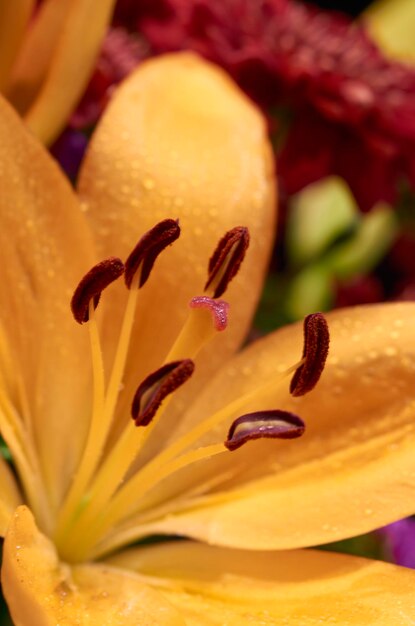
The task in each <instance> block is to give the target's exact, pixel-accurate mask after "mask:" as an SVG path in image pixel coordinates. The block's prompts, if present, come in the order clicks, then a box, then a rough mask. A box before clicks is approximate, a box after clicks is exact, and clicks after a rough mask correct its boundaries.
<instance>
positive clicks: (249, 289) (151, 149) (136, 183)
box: [79, 53, 275, 395]
mask: <svg viewBox="0 0 415 626" xmlns="http://www.w3.org/2000/svg"><path fill="white" fill-rule="evenodd" d="M272 170H273V167H272V157H271V150H270V146H269V144H268V141H267V139H266V129H265V124H264V120H263V118H262V116H261V115H260V113H259V112H258V111H257V109H256V108H255V107H254V106H253V105H252V104H251V102H249V101H248V99H247V98H246V96H244V94H242V92H241V91H240V90H239V89H238V88H237V87H236V86H235V85H234V84H233V82H232V81H231V80H230V79H229V77H227V76H226V74H225V73H224V72H223V71H222V70H220V69H219V68H217V67H215V66H214V65H212V64H210V63H207V62H206V61H203V60H202V59H200V58H198V57H197V56H195V55H193V54H189V53H182V54H172V55H166V56H164V57H159V58H157V59H154V60H150V61H147V62H145V63H143V64H142V65H141V66H140V68H139V69H138V70H137V71H136V72H134V73H133V74H132V75H131V76H130V77H129V78H128V79H127V80H126V81H125V82H124V83H123V85H122V86H121V87H120V88H119V89H118V90H117V92H116V94H115V96H114V98H113V100H112V102H111V104H110V106H109V107H108V109H107V111H106V113H105V114H104V116H103V118H102V120H101V122H100V125H99V128H98V129H97V131H96V133H95V134H94V136H93V138H92V141H91V143H90V146H89V150H88V152H87V155H86V159H85V161H84V166H83V169H82V171H81V175H80V183H79V190H80V194H81V196H82V197H83V199H84V200H85V201H86V208H87V209H88V211H87V214H88V215H89V217H90V219H91V223H92V225H93V227H94V230H95V231H96V233H97V236H98V237H99V238H100V242H101V253H102V255H103V256H107V255H108V254H115V255H117V256H120V257H121V258H125V257H126V256H127V255H128V254H129V253H130V251H131V250H132V249H133V247H134V245H135V244H136V241H137V240H138V238H139V237H140V236H141V235H142V234H143V233H144V232H145V231H146V230H149V229H150V228H151V227H153V226H154V224H155V223H156V222H158V221H160V220H163V219H165V218H179V219H180V225H181V229H182V235H181V237H180V240H179V241H178V242H177V243H175V244H174V245H173V246H172V247H171V248H170V249H169V250H167V251H166V252H164V253H163V254H162V255H161V257H160V259H158V260H157V264H156V266H155V268H154V270H153V274H152V276H151V277H150V280H149V282H148V284H146V286H145V288H144V289H143V292H142V294H140V297H141V298H142V299H141V301H140V306H139V310H138V313H137V322H136V327H137V329H138V332H137V334H136V336H135V338H134V341H133V345H134V350H133V357H132V358H133V362H131V363H130V365H129V366H128V368H127V369H128V370H130V371H131V372H134V380H135V381H136V380H140V378H143V377H144V376H145V375H147V374H148V373H149V372H151V371H153V370H154V369H157V368H158V367H159V366H160V364H161V363H162V362H163V358H164V357H165V355H166V353H167V351H168V349H169V347H170V346H171V344H172V342H173V340H174V339H175V338H176V336H177V334H178V332H179V330H180V328H181V325H182V324H183V322H184V320H185V318H186V316H187V312H188V302H189V300H190V299H191V298H192V297H193V296H196V295H200V293H201V292H202V290H203V285H204V284H205V282H206V278H207V265H208V260H209V257H210V255H211V254H212V252H213V250H214V249H215V247H216V244H217V242H218V240H219V239H220V237H221V236H222V235H223V234H224V233H225V231H227V230H229V229H230V228H232V227H234V226H238V225H245V226H248V227H249V229H250V232H251V242H252V243H251V246H250V249H249V250H248V253H247V257H246V260H245V262H244V264H243V267H242V269H241V271H240V274H239V275H238V277H237V278H236V279H235V280H234V281H233V282H232V283H231V286H230V288H229V290H228V292H227V293H226V299H227V300H229V301H230V303H231V308H232V322H233V324H232V326H233V331H232V332H227V333H226V335H227V337H221V338H220V340H219V343H217V342H216V341H214V342H213V344H212V348H211V353H210V357H209V358H208V359H204V361H208V362H209V367H210V370H209V371H210V372H211V371H212V369H213V368H215V367H216V366H217V364H218V363H219V362H220V360H221V359H223V355H224V353H229V351H231V350H234V348H235V345H237V344H238V343H239V342H240V341H241V338H242V337H243V336H244V335H245V333H246V331H247V327H248V324H249V321H250V318H251V316H252V314H253V311H254V308H255V306H256V303H257V300H258V297H259V293H260V289H261V284H262V279H263V276H264V272H265V268H266V262H267V260H268V257H269V253H270V247H271V241H272V235H273V224H274V219H275V216H274V213H275V208H274V176H273V171H272ZM114 300H115V299H114ZM123 301H124V293H123V292H122V291H120V295H119V298H118V299H117V304H118V306H120V305H121V304H122V302H123ZM110 317H111V323H109V324H108V327H107V329H106V330H107V333H108V336H107V337H106V343H107V347H108V346H109V345H110V344H111V343H114V341H116V340H117V337H118V325H117V324H116V323H114V318H115V315H114V311H111V316H110ZM185 356H186V355H185ZM125 382H127V385H126V386H127V388H128V381H125ZM130 395H131V394H130Z"/></svg>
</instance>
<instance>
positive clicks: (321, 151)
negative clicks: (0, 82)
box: [5, 0, 415, 567]
mask: <svg viewBox="0 0 415 626" xmlns="http://www.w3.org/2000/svg"><path fill="white" fill-rule="evenodd" d="M47 4H50V3H48V2H43V3H42V2H38V3H37V6H36V8H35V13H34V15H33V16H32V17H31V20H33V23H35V22H36V19H37V17H38V16H39V14H40V13H41V12H42V10H44V7H45V5H47ZM103 4H106V5H108V15H104V13H105V12H104V11H103V15H102V25H101V26H102V35H103V37H101V36H100V35H99V34H98V35H97V41H98V40H99V46H98V49H99V53H98V56H97V57H96V55H95V54H93V53H91V59H90V64H89V66H88V67H89V69H88V67H86V69H85V76H84V77H83V80H84V82H85V84H86V85H87V86H86V88H84V87H83V86H81V88H79V89H78V90H77V89H74V90H73V106H70V107H69V105H68V106H67V103H66V104H65V106H66V110H64V108H63V109H62V113H61V115H60V118H59V120H57V123H56V125H55V127H54V129H53V132H51V133H49V134H48V133H46V134H45V135H44V136H43V135H42V133H43V131H42V128H41V125H39V126H36V122H33V129H34V132H37V133H38V134H39V136H41V138H42V139H44V141H45V142H46V143H47V144H49V145H50V149H51V151H52V154H53V155H54V156H55V158H56V159H57V160H58V161H59V162H60V164H61V166H62V167H63V169H64V170H65V171H66V172H67V174H68V176H69V177H70V178H71V180H73V181H75V180H76V176H77V171H78V167H79V164H80V161H81V159H82V156H83V154H84V151H85V149H86V147H87V145H88V138H89V136H90V133H91V130H92V129H93V128H94V126H95V124H96V123H97V120H98V119H99V117H100V116H101V114H102V113H103V111H104V109H105V107H106V106H107V104H108V102H109V101H110V99H111V96H112V94H113V92H114V90H115V89H116V88H117V85H118V84H119V83H120V82H121V81H122V80H123V79H124V78H125V77H126V76H127V75H128V74H129V73H130V72H131V71H132V70H133V69H134V68H135V67H136V66H137V65H138V64H139V63H141V62H142V61H143V60H145V59H147V58H149V57H151V56H154V55H159V54H162V53H164V52H168V51H172V50H181V49H190V50H194V51H196V52H198V53H199V54H201V55H203V56H204V57H206V58H208V59H210V60H212V61H214V62H215V63H217V64H219V65H220V66H221V67H223V68H224V69H225V70H226V71H227V72H229V74H230V75H231V76H232V77H233V78H234V79H235V80H236V81H237V83H238V84H239V85H240V86H241V87H242V89H243V90H244V91H245V92H246V93H247V94H248V95H249V96H250V97H251V98H252V99H253V100H254V101H255V102H256V103H257V104H258V105H259V106H260V107H261V109H262V110H263V112H264V114H265V116H266V118H267V120H268V125H269V133H270V136H271V137H272V141H273V146H274V151H275V159H276V167H277V174H278V180H279V200H278V203H279V205H278V207H276V210H277V208H278V230H277V233H276V243H275V249H274V254H273V258H272V263H271V266H270V270H269V274H268V279H267V282H266V285H265V290H264V293H263V297H262V301H261V304H260V308H259V310H258V313H257V317H256V319H255V321H254V326H253V328H252V331H251V337H252V338H255V337H257V336H259V335H261V334H264V333H266V332H268V331H270V330H272V329H274V328H277V327H278V326H280V325H282V324H285V323H287V322H290V321H293V320H297V319H301V318H302V317H303V316H304V315H306V314H308V313H310V312H313V311H317V310H321V311H325V310H330V309H332V308H336V307H340V306H349V305H354V304H359V303H371V302H378V301H385V300H413V299H415V210H414V209H415V42H414V39H413V37H412V33H413V32H414V29H415V6H414V4H415V3H414V2H413V0H406V1H405V0H389V1H386V2H385V1H383V2H375V3H373V4H371V3H370V2H368V1H366V0H362V1H359V0H355V1H352V0H343V1H341V0H338V1H336V0H320V2H315V3H314V4H313V3H304V2H301V1H300V0H118V2H116V4H115V8H114V11H113V14H112V13H111V12H112V7H111V6H110V5H111V3H103ZM111 14H112V17H110V15H111ZM107 22H108V23H109V27H108V28H107ZM101 40H102V41H101ZM18 60H20V61H21V64H20V65H21V67H22V68H23V69H24V62H23V61H24V59H23V60H22V59H21V57H18ZM23 69H22V71H21V72H20V75H19V72H17V74H16V76H17V78H16V77H15V81H14V83H13V81H12V84H11V86H10V85H9V86H8V89H6V90H5V93H6V95H7V96H8V97H9V99H10V100H11V102H12V103H13V104H14V105H15V106H16V107H17V109H18V110H20V111H21V113H22V115H24V116H26V117H27V120H28V123H29V125H30V124H31V123H32V120H33V119H34V118H35V115H34V114H32V113H31V111H32V109H34V108H35V107H34V106H32V105H33V102H34V103H35V105H36V103H37V101H36V94H35V91H36V89H35V88H33V89H32V93H31V95H30V96H27V93H28V89H29V88H28V87H27V85H25V83H24V71H23ZM22 77H23V78H22ZM19 80H20V82H19ZM80 82H82V81H80ZM29 87H30V85H29ZM32 87H33V86H32ZM25 90H26V91H25ZM29 91H30V89H29ZM34 94H35V95H34ZM30 99H31V100H30ZM29 101H30V102H31V104H30V107H32V108H30V107H29V105H28V103H29ZM68 108H70V110H68ZM5 454H7V450H6V451H5ZM328 548H334V549H336V550H340V551H346V552H352V553H356V554H363V555H367V556H372V557H375V558H381V559H385V560H392V561H394V562H397V563H399V564H402V565H405V566H408V567H415V521H412V520H410V519H409V520H404V521H401V522H397V523H395V524H393V525H391V526H389V527H388V528H386V529H384V530H380V531H378V532H376V533H372V534H370V535H366V536H364V537H358V538H355V539H353V540H348V541H344V542H341V544H336V545H335V546H328Z"/></svg>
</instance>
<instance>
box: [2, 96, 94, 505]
mask: <svg viewBox="0 0 415 626" xmlns="http://www.w3.org/2000/svg"><path fill="white" fill-rule="evenodd" d="M0 188H1V194H0V214H1V228H0V267H1V280H0V302H1V306H0V333H1V335H0V339H1V340H2V341H1V342H0V343H1V345H0V360H1V378H0V383H1V385H0V391H1V394H0V405H1V406H2V407H3V406H4V405H3V401H2V400H1V398H2V397H3V394H4V397H5V398H9V400H10V402H11V403H12V405H13V407H14V408H15V410H16V411H17V414H18V416H19V418H20V420H21V421H22V423H24V424H25V426H24V429H25V431H24V432H25V433H26V435H25V438H26V440H28V439H29V437H30V435H29V434H28V433H29V432H30V431H32V433H31V436H32V438H33V441H34V442H35V446H36V448H37V451H38V453H39V456H40V463H41V468H42V470H43V472H44V475H45V478H46V484H47V485H48V487H49V488H50V493H51V496H52V498H57V499H58V498H59V495H60V494H61V492H62V490H63V489H64V488H65V486H66V485H67V481H68V480H69V478H70V477H71V475H72V472H73V468H74V463H75V461H76V459H77V456H78V453H79V450H80V446H81V445H82V439H83V434H84V429H85V426H86V422H87V417H88V409H89V405H88V400H89V394H90V390H89V389H88V385H89V380H90V378H89V375H90V372H89V369H88V367H89V365H88V360H87V359H88V337H87V335H86V332H85V331H84V332H82V331H83V330H84V329H80V328H79V326H78V325H77V324H76V323H75V322H74V320H73V318H72V315H71V312H70V308H69V303H70V299H71V295H72V292H73V290H74V288H75V287H76V285H77V283H78V281H79V279H80V278H81V277H82V274H83V273H84V272H85V267H87V266H88V265H91V264H92V263H93V261H94V258H95V257H94V256H93V249H92V245H93V244H92V241H91V239H90V236H89V231H88V225H87V224H86V222H85V218H84V216H83V215H82V213H81V211H80V208H79V205H78V203H77V200H76V198H75V196H74V194H73V192H72V190H71V188H70V186H69V183H68V182H67V181H66V179H65V178H64V177H63V175H62V174H61V172H60V170H59V168H58V167H57V166H56V164H55V163H54V162H53V161H52V160H51V159H50V157H49V156H48V155H47V153H46V152H45V151H44V150H43V148H42V146H40V145H39V144H38V142H37V141H36V140H35V139H34V138H33V137H32V136H31V135H29V134H28V133H27V131H26V130H25V128H24V127H23V125H22V123H21V121H20V119H19V118H18V116H17V115H16V113H15V112H14V111H13V110H12V109H11V107H10V105H8V104H7V103H5V102H4V101H3V100H2V101H0ZM2 428H3V427H2Z"/></svg>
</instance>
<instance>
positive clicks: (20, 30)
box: [0, 0, 34, 91]
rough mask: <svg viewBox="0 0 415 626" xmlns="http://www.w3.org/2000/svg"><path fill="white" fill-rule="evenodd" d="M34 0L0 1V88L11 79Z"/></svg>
mask: <svg viewBox="0 0 415 626" xmlns="http://www.w3.org/2000/svg"><path fill="white" fill-rule="evenodd" d="M33 6H34V0H16V1H15V2H13V3H11V2H8V0H1V1H0V15H1V21H0V89H1V90H2V91H3V89H4V88H5V86H6V85H7V82H8V80H9V75H10V69H11V67H12V65H13V61H14V59H15V57H16V55H17V52H18V50H19V46H20V44H21V41H22V39H23V35H24V32H25V29H26V26H27V22H28V21H29V18H30V16H31V14H32V11H33Z"/></svg>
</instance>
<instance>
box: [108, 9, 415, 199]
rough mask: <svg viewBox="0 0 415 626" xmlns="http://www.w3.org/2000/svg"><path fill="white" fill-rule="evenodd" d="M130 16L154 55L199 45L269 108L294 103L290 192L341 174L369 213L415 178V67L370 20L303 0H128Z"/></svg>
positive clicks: (287, 153)
mask: <svg viewBox="0 0 415 626" xmlns="http://www.w3.org/2000/svg"><path fill="white" fill-rule="evenodd" d="M134 4H136V5H137V4H138V5H139V6H134ZM126 18H127V20H128V24H129V26H130V28H131V25H133V28H135V29H136V30H137V32H140V33H142V34H144V35H145V37H146V39H147V40H148V42H149V44H150V45H151V49H152V52H153V53H162V52H167V51H170V50H178V49H192V50H195V51H197V52H199V53H200V54H202V55H204V56H206V57H208V58H209V59H211V60H213V61H215V62H216V63H218V64H219V65H221V66H223V67H224V68H226V69H227V70H228V71H229V73H230V74H231V75H232V76H233V77H234V78H235V79H236V80H237V82H238V83H239V84H240V85H241V87H242V88H243V89H244V90H245V91H246V92H247V93H248V94H249V95H250V96H251V97H252V98H253V99H254V100H256V101H257V102H258V103H259V104H260V105H262V106H263V107H264V108H265V109H266V110H267V111H268V112H269V110H270V108H273V107H278V108H281V107H287V108H288V109H289V111H290V112H291V113H292V115H293V126H292V128H293V131H292V132H291V133H289V134H288V136H287V141H286V145H285V148H284V149H283V151H282V154H281V157H280V176H281V179H282V182H283V185H284V188H285V191H286V193H288V194H292V193H295V192H296V191H298V190H299V189H301V188H302V187H303V186H305V185H306V184H308V183H310V182H313V181H314V180H317V179H318V178H321V177H322V176H325V175H328V174H332V173H336V174H339V175H340V176H342V177H343V178H345V179H346V181H347V182H349V184H350V185H351V187H352V189H353V191H354V193H355V195H356V197H357V198H358V201H359V204H360V205H361V207H362V208H364V209H367V208H370V207H371V206H372V205H373V204H374V202H376V201H377V200H387V201H394V200H395V199H396V194H397V191H398V185H399V182H400V180H401V179H409V180H410V182H411V183H412V184H415V165H414V164H415V158H414V154H415V98H414V95H415V70H412V69H411V68H409V67H407V66H405V65H403V64H401V63H397V62H393V61H390V60H388V59H386V58H385V57H384V56H383V54H382V53H381V51H380V50H379V49H378V48H377V46H376V45H375V44H374V43H373V42H372V41H371V39H370V38H369V36H368V35H367V33H366V31H365V29H364V27H363V26H362V25H357V24H355V23H353V22H351V21H350V20H349V19H348V18H346V17H343V16H341V15H340V14H337V13H333V12H331V13H329V12H322V11H321V10H319V9H317V8H314V7H312V6H311V5H303V4H300V3H299V2H295V1H293V0H257V1H256V2H252V0H153V2H151V3H150V2H147V3H133V2H128V0H124V1H122V2H121V3H120V6H119V8H118V13H117V19H118V21H119V22H121V21H122V20H125V19H126ZM124 24H125V25H128V24H127V23H126V22H125V21H124Z"/></svg>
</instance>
